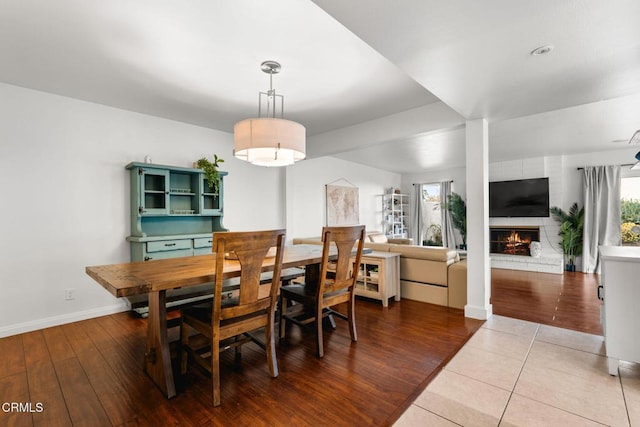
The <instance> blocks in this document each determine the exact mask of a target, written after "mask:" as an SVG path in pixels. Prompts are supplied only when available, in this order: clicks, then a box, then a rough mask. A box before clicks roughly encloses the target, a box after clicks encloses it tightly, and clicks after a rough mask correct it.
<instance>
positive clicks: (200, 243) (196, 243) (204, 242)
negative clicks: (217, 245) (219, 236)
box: [193, 237, 213, 249]
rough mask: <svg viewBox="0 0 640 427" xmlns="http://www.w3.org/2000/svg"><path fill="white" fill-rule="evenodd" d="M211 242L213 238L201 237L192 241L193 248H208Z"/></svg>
mask: <svg viewBox="0 0 640 427" xmlns="http://www.w3.org/2000/svg"><path fill="white" fill-rule="evenodd" d="M212 242H213V237H201V238H199V239H193V247H194V248H195V249H197V248H210V247H211V244H212Z"/></svg>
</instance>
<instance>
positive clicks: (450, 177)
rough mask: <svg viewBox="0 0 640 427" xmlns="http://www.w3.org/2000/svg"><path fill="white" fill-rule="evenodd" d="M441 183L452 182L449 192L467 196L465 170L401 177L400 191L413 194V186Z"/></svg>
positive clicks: (452, 169)
mask: <svg viewBox="0 0 640 427" xmlns="http://www.w3.org/2000/svg"><path fill="white" fill-rule="evenodd" d="M443 181H453V183H452V184H451V190H452V191H453V192H454V193H458V194H459V195H460V196H462V198H465V196H466V194H467V177H466V168H451V169H445V170H437V171H424V172H423V173H418V174H405V175H402V191H403V192H404V193H406V194H413V184H430V183H435V182H443Z"/></svg>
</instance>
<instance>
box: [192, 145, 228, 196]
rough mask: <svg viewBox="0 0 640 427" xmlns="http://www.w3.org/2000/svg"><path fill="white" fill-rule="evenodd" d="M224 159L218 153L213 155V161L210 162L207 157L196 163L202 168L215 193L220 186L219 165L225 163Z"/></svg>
mask: <svg viewBox="0 0 640 427" xmlns="http://www.w3.org/2000/svg"><path fill="white" fill-rule="evenodd" d="M223 162H224V159H221V158H219V157H218V155H217V154H214V155H213V162H210V161H209V160H208V159H207V158H206V157H203V158H201V159H200V160H198V161H197V162H196V163H195V166H196V167H197V168H198V169H202V170H203V172H204V177H205V178H206V180H207V183H208V184H209V187H211V188H212V189H213V192H214V193H217V192H218V188H219V186H220V174H219V173H218V166H219V164H220V163H223Z"/></svg>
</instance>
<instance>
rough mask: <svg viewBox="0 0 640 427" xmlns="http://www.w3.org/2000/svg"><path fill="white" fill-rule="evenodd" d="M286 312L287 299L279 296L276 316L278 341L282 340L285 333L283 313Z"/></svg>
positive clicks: (285, 320)
mask: <svg viewBox="0 0 640 427" xmlns="http://www.w3.org/2000/svg"><path fill="white" fill-rule="evenodd" d="M286 314H287V299H286V298H285V297H283V296H280V314H279V317H278V329H279V330H280V341H282V340H284V338H285V335H286V322H287V319H286V318H285V315H286Z"/></svg>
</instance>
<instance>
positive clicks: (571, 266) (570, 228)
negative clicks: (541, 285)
mask: <svg viewBox="0 0 640 427" xmlns="http://www.w3.org/2000/svg"><path fill="white" fill-rule="evenodd" d="M549 212H551V215H553V218H554V219H555V220H556V221H558V222H559V223H560V231H559V232H558V235H559V236H560V238H561V241H560V247H561V248H562V253H563V254H564V255H565V257H566V260H567V263H566V265H565V270H566V271H576V265H575V260H576V257H577V256H580V255H581V254H582V236H583V230H584V208H580V209H578V203H574V204H573V205H571V207H570V208H569V212H565V211H563V210H562V209H560V208H559V207H556V206H554V207H552V208H551V209H549Z"/></svg>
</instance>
